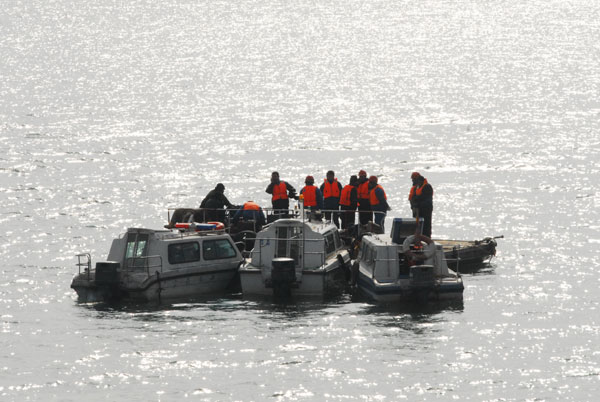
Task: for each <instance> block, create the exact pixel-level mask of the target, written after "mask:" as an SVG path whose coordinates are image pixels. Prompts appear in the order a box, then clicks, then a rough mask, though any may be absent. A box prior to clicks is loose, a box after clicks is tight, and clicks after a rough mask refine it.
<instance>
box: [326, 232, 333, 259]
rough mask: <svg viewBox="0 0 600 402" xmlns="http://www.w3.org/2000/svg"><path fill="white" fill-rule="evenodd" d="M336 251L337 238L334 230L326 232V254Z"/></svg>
mask: <svg viewBox="0 0 600 402" xmlns="http://www.w3.org/2000/svg"><path fill="white" fill-rule="evenodd" d="M334 251H335V240H334V237H333V232H327V233H325V254H327V255H329V254H331V253H333V252H334Z"/></svg>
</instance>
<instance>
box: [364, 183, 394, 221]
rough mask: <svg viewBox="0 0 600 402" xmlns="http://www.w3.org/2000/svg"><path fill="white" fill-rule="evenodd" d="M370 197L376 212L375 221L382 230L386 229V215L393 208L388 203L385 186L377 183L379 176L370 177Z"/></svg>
mask: <svg viewBox="0 0 600 402" xmlns="http://www.w3.org/2000/svg"><path fill="white" fill-rule="evenodd" d="M369 199H370V202H371V208H372V209H373V213H374V214H375V221H374V223H376V224H377V225H379V226H381V230H385V229H384V222H385V215H386V214H387V211H389V210H390V209H391V208H390V206H389V205H388V203H387V195H385V191H384V190H383V187H381V185H379V184H377V176H371V177H369Z"/></svg>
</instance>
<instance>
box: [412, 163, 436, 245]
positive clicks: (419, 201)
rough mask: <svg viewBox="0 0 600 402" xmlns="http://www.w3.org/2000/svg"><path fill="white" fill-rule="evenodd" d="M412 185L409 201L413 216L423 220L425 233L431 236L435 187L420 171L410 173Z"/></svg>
mask: <svg viewBox="0 0 600 402" xmlns="http://www.w3.org/2000/svg"><path fill="white" fill-rule="evenodd" d="M410 178H411V180H412V183H413V185H412V187H411V189H410V193H409V195H408V201H409V202H410V207H411V209H412V211H413V216H414V217H415V218H416V217H418V218H419V219H422V220H423V235H424V236H427V237H431V218H432V215H433V187H432V186H431V184H429V182H428V181H427V179H426V178H425V177H423V176H421V174H420V173H419V172H413V173H412V174H411V175H410Z"/></svg>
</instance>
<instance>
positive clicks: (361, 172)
mask: <svg viewBox="0 0 600 402" xmlns="http://www.w3.org/2000/svg"><path fill="white" fill-rule="evenodd" d="M358 177H364V178H366V177H367V172H365V171H364V170H361V171H360V172H358Z"/></svg>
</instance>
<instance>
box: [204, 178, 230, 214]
mask: <svg viewBox="0 0 600 402" xmlns="http://www.w3.org/2000/svg"><path fill="white" fill-rule="evenodd" d="M224 207H227V208H231V207H233V205H232V204H231V203H230V202H229V200H228V199H227V197H225V186H224V185H223V183H218V184H217V185H216V186H215V188H214V189H213V190H210V191H209V193H208V194H207V195H206V197H204V199H203V200H202V203H201V204H200V208H205V209H206V210H205V211H204V222H209V221H219V222H224V221H225V211H224V210H223V208H224Z"/></svg>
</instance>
